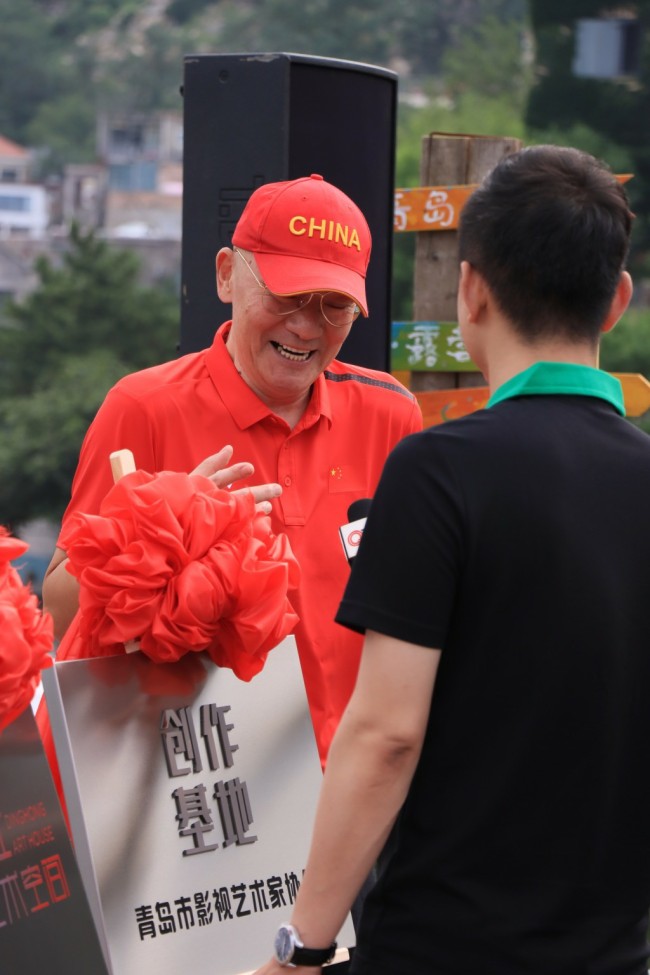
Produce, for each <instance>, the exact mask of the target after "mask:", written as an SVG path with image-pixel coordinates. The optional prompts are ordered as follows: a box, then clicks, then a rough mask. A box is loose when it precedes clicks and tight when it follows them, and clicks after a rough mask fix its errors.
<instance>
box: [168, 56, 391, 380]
mask: <svg viewBox="0 0 650 975" xmlns="http://www.w3.org/2000/svg"><path fill="white" fill-rule="evenodd" d="M396 110H397V75H396V74H395V73H394V72H392V71H387V70H385V69H383V68H377V67H374V66H372V65H366V64H356V63H354V62H350V61H338V60H334V59H330V58H315V57H308V56H306V55H300V54H202V55H196V56H187V57H186V58H185V63H184V83H183V119H184V135H183V139H184V158H183V242H182V294H181V341H180V351H181V352H182V353H185V352H191V351H195V350H197V349H201V348H204V347H206V346H207V345H210V343H211V342H212V338H213V336H214V333H215V331H216V329H217V328H218V326H219V325H220V324H221V322H223V321H226V320H227V319H228V318H229V317H230V306H229V305H224V304H222V302H221V301H219V298H218V297H217V294H216V285H215V255H216V253H217V251H218V250H219V248H221V247H224V246H230V244H231V235H232V232H233V229H234V227H235V224H236V222H237V220H238V218H239V216H240V214H241V212H242V210H243V208H244V205H245V203H246V201H247V200H248V197H249V196H250V194H251V193H252V191H253V190H254V189H256V188H257V187H258V186H261V185H262V184H263V183H270V182H275V181H278V180H287V179H297V178H299V177H301V176H309V175H310V174H311V173H320V174H321V175H322V176H323V177H324V178H325V179H326V180H327V181H328V182H330V183H333V184H334V185H335V186H338V187H339V188H340V189H341V190H343V192H344V193H347V195H348V196H349V197H350V198H351V199H352V200H354V202H355V203H356V204H357V205H358V206H359V207H360V208H361V210H362V211H363V213H364V214H365V217H366V219H367V221H368V224H369V225H370V231H371V233H372V255H371V258H370V267H369V272H368V279H367V293H368V304H369V311H370V316H369V318H368V319H364V318H362V317H360V318H358V319H357V321H356V322H355V324H354V326H353V328H352V331H351V332H350V335H349V337H348V338H347V339H346V342H345V344H344V346H343V349H342V350H341V353H340V357H341V358H342V359H343V360H345V361H347V362H352V363H355V364H357V365H363V366H369V367H371V368H374V369H384V370H388V369H389V367H390V321H391V308H390V298H391V262H392V238H393V196H394V185H395V182H394V180H395V123H396Z"/></svg>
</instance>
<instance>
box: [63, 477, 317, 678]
mask: <svg viewBox="0 0 650 975" xmlns="http://www.w3.org/2000/svg"><path fill="white" fill-rule="evenodd" d="M59 544H60V545H61V547H62V548H64V549H65V550H66V552H67V554H68V559H69V562H68V570H69V571H70V572H71V573H72V574H73V575H74V576H75V577H76V578H77V579H78V580H79V583H80V594H79V614H78V625H77V626H75V627H74V628H73V629H72V631H71V633H70V637H69V638H65V639H64V641H62V643H61V646H60V647H59V652H58V654H57V657H58V658H59V659H64V658H65V657H92V656H103V655H110V654H116V653H120V652H123V651H124V644H125V643H128V642H129V641H131V640H137V641H138V642H139V647H140V649H141V650H142V651H143V653H145V654H147V656H149V657H150V658H151V659H152V660H155V661H157V662H160V663H163V662H172V661H175V660H178V659H179V658H180V657H181V656H183V655H184V654H185V653H188V652H190V651H196V652H198V651H202V650H205V651H207V652H208V653H209V655H210V657H211V658H212V659H213V660H214V661H215V663H217V664H218V665H219V666H221V667H230V668H231V669H232V670H233V671H234V672H235V674H236V675H237V676H238V677H240V678H241V679H242V680H250V679H251V678H252V677H254V676H255V674H257V673H258V672H259V671H260V670H261V669H262V667H263V666H264V661H265V660H266V657H267V654H268V652H269V651H270V650H271V649H272V648H273V647H274V646H276V645H277V644H278V643H279V642H280V641H281V640H283V639H284V637H285V636H287V635H288V634H289V633H291V631H292V630H293V629H294V627H295V625H296V623H297V622H298V617H297V615H296V614H295V612H294V611H293V609H292V607H291V603H290V601H289V598H288V593H289V591H290V590H292V589H295V588H296V587H297V585H298V579H299V568H298V563H297V561H296V559H295V557H294V555H293V553H292V551H291V548H290V545H289V541H288V539H287V538H286V536H285V535H277V536H276V535H274V534H273V532H272V531H271V521H270V518H269V517H268V515H264V514H262V513H261V512H258V511H256V509H255V502H254V500H253V497H252V495H250V494H248V493H244V494H238V493H230V492H228V491H224V490H222V489H220V488H217V487H216V486H215V485H214V484H213V483H212V481H210V480H209V479H208V478H205V477H201V476H199V475H190V474H176V473H171V472H163V473H160V474H147V473H146V472H144V471H136V472H135V473H133V474H128V475H126V476H125V477H123V478H121V479H120V480H119V481H118V482H117V483H116V484H115V485H114V486H113V488H112V489H111V491H110V492H109V493H108V494H107V495H106V497H105V499H104V501H103V502H102V505H101V508H100V513H99V515H83V514H79V513H77V514H75V515H73V516H72V517H71V518H70V520H69V522H68V524H67V525H66V527H65V530H64V532H63V533H62V535H61V539H60V543H59ZM70 641H74V643H75V644H76V645H75V646H74V647H71V646H70V645H69V643H70ZM79 641H80V642H81V645H79Z"/></svg>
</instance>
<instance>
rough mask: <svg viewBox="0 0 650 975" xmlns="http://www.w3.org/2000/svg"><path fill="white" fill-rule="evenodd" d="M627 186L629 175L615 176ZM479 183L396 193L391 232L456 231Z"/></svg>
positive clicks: (417, 187)
mask: <svg viewBox="0 0 650 975" xmlns="http://www.w3.org/2000/svg"><path fill="white" fill-rule="evenodd" d="M616 178H617V179H618V180H619V182H621V183H626V182H627V181H628V180H629V179H631V178H632V176H631V175H630V174H629V173H624V174H621V175H620V176H617V177H616ZM478 185H479V184H478V183H467V184H465V185H459V186H416V187H412V188H407V187H401V188H398V189H396V190H395V196H394V209H393V229H394V230H395V231H396V232H397V233H404V232H405V231H410V230H456V229H457V227H458V218H459V216H460V211H461V210H462V209H463V207H464V206H465V204H466V203H467V201H468V199H469V198H470V196H471V195H472V193H473V192H474V190H475V189H476V188H477V186H478Z"/></svg>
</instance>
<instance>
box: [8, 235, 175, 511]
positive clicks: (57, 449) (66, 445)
mask: <svg viewBox="0 0 650 975" xmlns="http://www.w3.org/2000/svg"><path fill="white" fill-rule="evenodd" d="M37 270H38V274H39V279H40V283H39V285H38V287H37V288H36V289H35V290H34V291H33V292H32V293H31V294H30V295H28V296H27V298H25V299H24V300H23V301H22V302H19V303H17V302H14V303H10V304H8V305H7V306H5V308H4V309H3V310H2V320H1V322H0V325H1V327H0V424H1V425H2V430H3V437H2V441H1V443H0V469H1V470H2V472H3V476H2V478H1V479H0V481H1V484H0V524H11V525H15V524H17V523H19V522H22V521H24V520H27V519H28V518H31V517H36V516H49V517H51V518H53V519H58V518H59V517H60V516H61V514H62V512H63V509H64V507H65V504H66V502H67V499H68V497H69V493H70V484H71V479H72V474H73V472H74V469H75V466H76V462H77V457H78V453H79V448H80V446H81V440H82V438H83V434H84V432H85V430H86V428H87V426H88V424H89V423H90V420H91V419H92V417H93V416H94V414H95V412H96V410H97V408H98V406H99V405H100V403H101V401H102V399H103V398H104V396H105V394H106V392H107V391H108V389H109V387H110V386H112V385H113V383H114V382H115V381H116V380H117V379H118V378H119V377H120V376H123V375H125V374H126V373H127V372H131V371H133V370H134V369H139V368H144V367H146V366H149V365H153V364H155V363H157V362H161V361H163V360H165V359H170V358H173V356H174V354H175V351H176V344H177V338H178V298H177V296H176V295H175V293H174V289H173V288H172V287H171V285H170V286H169V287H160V288H147V287H143V286H141V285H140V284H139V282H138V275H139V266H138V262H137V260H136V259H135V258H134V256H133V255H132V254H131V253H130V252H126V251H121V250H115V249H113V248H112V247H111V246H110V245H109V244H107V243H106V242H105V241H100V240H97V239H96V238H95V237H94V236H93V235H92V234H82V233H80V232H79V231H78V230H73V232H72V237H71V242H70V249H69V251H68V252H67V253H66V255H65V257H64V259H63V263H62V266H61V267H60V268H54V267H53V266H52V265H51V264H50V263H49V262H48V261H46V260H41V261H39V263H38V265H37Z"/></svg>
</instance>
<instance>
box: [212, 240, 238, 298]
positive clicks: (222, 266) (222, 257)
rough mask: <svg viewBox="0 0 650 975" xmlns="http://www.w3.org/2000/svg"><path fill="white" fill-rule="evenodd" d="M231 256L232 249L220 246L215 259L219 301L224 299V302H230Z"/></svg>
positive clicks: (232, 256)
mask: <svg viewBox="0 0 650 975" xmlns="http://www.w3.org/2000/svg"><path fill="white" fill-rule="evenodd" d="M233 258H234V251H232V250H231V249H230V247H222V248H221V250H220V251H218V252H217V257H216V261H215V263H216V268H217V294H218V295H219V298H220V299H221V301H224V302H225V303H226V304H230V302H231V301H232V273H233V264H234V261H233Z"/></svg>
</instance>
